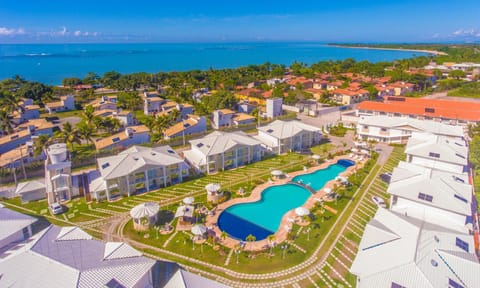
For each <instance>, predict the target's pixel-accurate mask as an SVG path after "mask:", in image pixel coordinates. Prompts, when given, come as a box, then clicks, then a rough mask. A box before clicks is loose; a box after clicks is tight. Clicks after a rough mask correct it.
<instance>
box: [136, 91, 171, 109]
mask: <svg viewBox="0 0 480 288" xmlns="http://www.w3.org/2000/svg"><path fill="white" fill-rule="evenodd" d="M142 98H143V113H144V114H145V115H150V114H155V113H158V112H160V111H162V108H161V106H162V104H163V103H165V102H166V100H165V99H164V98H162V97H160V96H159V95H158V93H150V92H144V93H143V95H142Z"/></svg>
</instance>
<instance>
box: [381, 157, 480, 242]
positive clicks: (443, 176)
mask: <svg viewBox="0 0 480 288" xmlns="http://www.w3.org/2000/svg"><path fill="white" fill-rule="evenodd" d="M468 181H469V180H468V174H467V173H463V174H455V173H451V172H444V171H439V170H433V169H431V168H425V167H422V166H418V165H415V164H411V163H407V162H400V163H399V164H398V167H396V168H395V169H393V173H392V176H391V180H390V185H389V187H388V193H390V195H391V198H390V209H391V210H392V211H395V212H398V213H401V214H404V215H408V216H409V217H413V218H416V219H419V220H423V221H426V222H429V223H434V224H437V225H440V226H444V227H449V228H450V229H454V230H458V231H461V232H464V233H473V231H474V227H475V223H474V222H476V221H475V218H476V216H475V215H476V207H477V205H476V203H475V198H474V194H473V187H472V185H470V184H468Z"/></svg>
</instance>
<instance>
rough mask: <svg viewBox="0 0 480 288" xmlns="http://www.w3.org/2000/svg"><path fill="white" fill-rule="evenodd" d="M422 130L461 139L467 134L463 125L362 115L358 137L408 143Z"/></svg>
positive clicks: (359, 121) (358, 126)
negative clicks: (413, 135)
mask: <svg viewBox="0 0 480 288" xmlns="http://www.w3.org/2000/svg"><path fill="white" fill-rule="evenodd" d="M421 132H427V133H432V134H435V135H443V136H446V137H450V138H456V139H459V140H462V139H463V138H464V135H465V131H464V127H463V126H454V125H448V124H445V123H441V122H438V121H433V120H418V119H413V118H407V117H390V116H384V115H378V116H360V117H359V119H358V125H357V135H358V137H360V138H362V139H364V140H375V141H380V142H387V143H406V142H407V141H408V139H409V138H410V137H411V136H412V134H416V133H421Z"/></svg>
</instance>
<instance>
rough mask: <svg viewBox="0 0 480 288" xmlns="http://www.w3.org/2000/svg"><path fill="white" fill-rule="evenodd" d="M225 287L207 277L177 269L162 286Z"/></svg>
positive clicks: (185, 287)
mask: <svg viewBox="0 0 480 288" xmlns="http://www.w3.org/2000/svg"><path fill="white" fill-rule="evenodd" d="M206 287H208V288H227V287H228V286H226V285H223V284H221V283H218V282H215V281H213V280H210V279H208V278H203V277H201V276H199V275H196V274H193V273H190V272H188V271H185V270H182V269H179V270H177V271H176V272H175V274H173V276H172V278H170V280H169V281H168V282H167V284H166V285H165V286H164V288H206Z"/></svg>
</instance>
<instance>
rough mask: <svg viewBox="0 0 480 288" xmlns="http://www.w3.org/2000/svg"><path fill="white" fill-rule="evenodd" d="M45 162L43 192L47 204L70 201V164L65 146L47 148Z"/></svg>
mask: <svg viewBox="0 0 480 288" xmlns="http://www.w3.org/2000/svg"><path fill="white" fill-rule="evenodd" d="M46 152H47V153H46V154H47V159H46V160H45V190H46V193H47V200H48V204H52V203H56V202H63V201H68V200H70V199H72V197H73V196H74V195H73V189H72V167H71V166H72V162H71V161H70V153H69V152H68V150H67V144H65V143H57V144H52V145H50V146H48V148H47V151H46Z"/></svg>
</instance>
